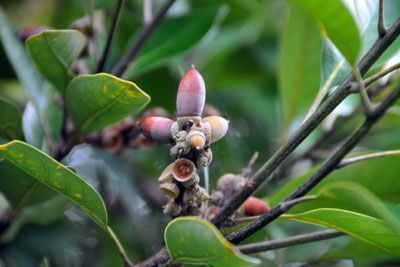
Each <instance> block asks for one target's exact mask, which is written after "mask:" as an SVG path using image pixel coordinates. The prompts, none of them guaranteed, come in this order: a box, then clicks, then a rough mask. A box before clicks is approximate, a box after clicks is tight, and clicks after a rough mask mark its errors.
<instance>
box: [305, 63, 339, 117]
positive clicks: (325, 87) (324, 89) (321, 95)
mask: <svg viewBox="0 0 400 267" xmlns="http://www.w3.org/2000/svg"><path fill="white" fill-rule="evenodd" d="M345 62H346V60H345V59H344V58H343V59H342V60H340V62H339V63H338V64H337V66H336V68H335V69H334V70H333V71H332V73H331V74H330V75H329V77H328V79H327V80H326V82H325V83H324V85H323V86H322V88H321V90H320V91H319V92H318V95H317V97H316V98H315V99H314V102H313V103H312V105H311V107H310V109H309V110H308V112H307V115H306V117H305V118H304V120H303V121H302V122H301V123H302V124H303V123H304V122H305V121H306V120H308V118H310V116H311V115H312V114H313V113H314V112H315V111H316V110H317V108H318V107H319V105H320V104H321V102H322V100H323V99H324V97H325V96H326V94H327V93H328V91H329V88H330V86H331V83H332V82H333V79H335V77H336V75H337V74H338V72H339V70H340V68H341V67H342V66H343V64H344V63H345Z"/></svg>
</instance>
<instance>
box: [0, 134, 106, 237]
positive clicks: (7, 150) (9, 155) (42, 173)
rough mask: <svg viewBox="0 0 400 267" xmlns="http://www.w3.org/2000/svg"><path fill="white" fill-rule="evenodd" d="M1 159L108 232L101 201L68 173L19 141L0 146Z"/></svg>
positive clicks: (49, 158) (96, 194)
mask: <svg viewBox="0 0 400 267" xmlns="http://www.w3.org/2000/svg"><path fill="white" fill-rule="evenodd" d="M0 156H2V157H3V158H4V159H6V160H7V161H9V162H10V163H12V164H13V165H15V166H16V167H18V168H20V169H21V170H22V171H24V172H25V173H26V174H28V175H30V176H31V177H32V178H35V179H36V180H38V181H39V182H40V183H43V184H45V185H46V186H48V187H50V188H51V189H53V190H55V191H56V192H58V193H60V194H61V195H63V196H64V197H66V198H67V199H69V200H70V201H72V202H73V203H75V204H77V205H78V206H79V207H81V208H82V209H83V210H84V211H85V212H86V213H87V214H88V215H89V216H90V217H91V218H92V219H93V220H94V221H95V222H96V223H97V224H99V225H100V226H101V227H102V228H103V229H105V230H106V231H107V211H106V208H105V205H104V202H103V199H102V198H101V197H100V195H99V194H98V193H97V192H96V190H94V189H93V187H91V186H90V185H89V184H88V183H87V182H86V181H85V180H84V179H82V178H81V177H79V176H78V175H76V174H75V173H74V172H72V171H71V170H70V169H68V168H67V167H65V166H64V165H62V164H61V163H59V162H57V161H56V160H54V159H52V158H51V157H49V156H48V155H46V154H44V153H43V152H41V151H40V150H38V149H36V148H34V147H33V146H31V145H28V144H26V143H24V142H21V141H12V142H10V143H8V144H5V145H0Z"/></svg>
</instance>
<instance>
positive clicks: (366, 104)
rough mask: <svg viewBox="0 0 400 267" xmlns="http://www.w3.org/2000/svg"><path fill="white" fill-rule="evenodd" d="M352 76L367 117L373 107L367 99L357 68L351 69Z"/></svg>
mask: <svg viewBox="0 0 400 267" xmlns="http://www.w3.org/2000/svg"><path fill="white" fill-rule="evenodd" d="M353 72H354V76H355V77H356V81H357V85H358V88H359V91H360V94H361V100H362V103H363V107H364V112H365V114H366V115H367V116H369V115H370V114H372V113H373V107H372V104H371V102H370V101H369V97H368V94H367V91H366V90H365V86H364V82H363V80H362V77H361V74H360V71H359V69H358V68H357V67H354V68H353Z"/></svg>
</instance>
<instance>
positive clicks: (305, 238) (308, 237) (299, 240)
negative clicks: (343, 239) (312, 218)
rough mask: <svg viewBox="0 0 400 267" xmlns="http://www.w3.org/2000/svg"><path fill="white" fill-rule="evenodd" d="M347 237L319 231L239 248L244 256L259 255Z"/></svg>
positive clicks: (339, 233) (332, 231) (327, 231)
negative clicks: (259, 253) (279, 249)
mask: <svg viewBox="0 0 400 267" xmlns="http://www.w3.org/2000/svg"><path fill="white" fill-rule="evenodd" d="M343 235H346V234H345V233H342V232H339V231H336V230H332V229H331V230H325V231H318V232H313V233H309V234H303V235H296V236H292V237H288V238H282V239H278V240H271V241H264V242H258V243H253V244H247V245H242V246H238V247H237V248H238V249H239V250H240V252H242V253H244V254H251V253H258V252H263V251H269V250H274V249H278V248H286V247H291V246H296V245H300V244H305V243H311V242H315V241H321V240H326V239H331V238H335V237H339V236H343Z"/></svg>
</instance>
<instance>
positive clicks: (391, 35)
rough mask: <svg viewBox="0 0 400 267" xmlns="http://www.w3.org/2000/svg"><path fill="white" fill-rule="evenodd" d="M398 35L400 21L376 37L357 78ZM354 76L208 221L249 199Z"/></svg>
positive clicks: (343, 93)
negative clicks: (383, 34)
mask: <svg viewBox="0 0 400 267" xmlns="http://www.w3.org/2000/svg"><path fill="white" fill-rule="evenodd" d="M399 34H400V19H398V20H397V21H396V22H395V23H394V24H393V25H392V26H391V27H390V28H388V30H387V33H386V34H385V36H384V37H382V38H379V39H378V40H377V41H376V42H375V44H374V45H373V46H372V48H371V49H370V50H369V51H368V53H367V54H366V55H365V56H364V58H363V59H362V60H361V62H360V64H359V65H358V67H359V70H360V72H361V75H363V74H365V73H366V72H367V71H368V70H369V69H370V68H371V66H372V65H373V64H374V63H375V62H376V60H377V59H378V58H379V57H380V56H381V55H382V54H383V52H384V51H385V50H386V49H387V48H388V47H389V46H390V45H391V44H392V43H393V41H394V40H395V39H396V38H397V36H398V35H399ZM353 82H354V75H353V74H352V73H351V74H349V75H348V76H347V78H346V79H345V80H344V81H343V82H342V83H341V84H340V86H339V87H338V88H337V89H336V90H335V92H334V93H333V94H332V95H330V96H329V97H328V98H327V99H326V101H325V102H324V103H323V104H322V105H321V106H320V107H319V108H318V109H317V110H316V111H315V113H313V115H311V116H310V118H309V119H307V120H306V121H305V122H304V123H303V124H302V125H301V126H300V127H299V128H298V129H297V131H296V132H295V133H294V134H293V135H292V136H291V137H290V138H289V140H288V141H287V142H286V144H284V145H283V146H281V147H280V148H279V149H278V151H276V152H275V153H274V154H273V155H272V156H271V158H270V159H269V160H268V161H267V162H266V163H265V164H264V165H262V166H261V168H260V169H259V170H258V171H257V172H256V173H255V174H254V175H253V177H252V178H251V181H250V182H249V183H247V184H246V185H245V186H244V187H243V189H242V190H241V191H240V192H239V193H237V194H236V195H235V196H233V197H232V199H231V200H230V201H229V203H228V204H227V205H226V206H225V207H224V208H223V209H222V210H221V211H220V212H219V213H218V214H217V215H216V216H215V217H214V218H213V220H212V222H213V223H214V224H215V225H216V226H220V225H221V224H222V223H223V221H225V220H226V219H227V218H228V217H229V216H231V215H232V214H233V213H234V212H235V210H237V209H238V208H239V207H240V206H241V205H242V204H243V203H244V201H245V200H246V199H247V198H248V197H249V196H251V195H252V194H253V193H254V192H255V191H256V190H257V189H258V188H259V187H260V186H261V185H262V184H263V183H264V182H265V181H267V180H268V177H270V175H271V174H272V173H273V172H274V171H275V169H276V168H277V167H279V166H280V165H281V163H282V162H283V161H284V160H285V159H286V158H287V157H288V156H289V155H290V154H291V153H292V151H293V150H294V149H295V148H296V147H297V146H298V145H299V144H301V143H302V142H303V140H304V139H305V138H306V137H307V136H308V135H309V134H310V133H311V132H312V131H313V130H314V129H315V128H316V127H317V126H318V125H319V124H320V123H321V122H322V120H323V119H325V117H327V116H328V115H329V113H330V112H331V111H332V110H333V109H335V108H336V107H337V106H338V105H339V104H340V103H341V102H342V101H343V100H344V99H345V98H346V97H347V96H348V95H349V94H350V88H351V85H352V83H353Z"/></svg>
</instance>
